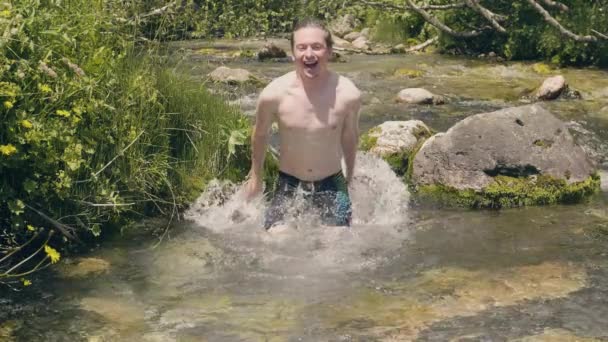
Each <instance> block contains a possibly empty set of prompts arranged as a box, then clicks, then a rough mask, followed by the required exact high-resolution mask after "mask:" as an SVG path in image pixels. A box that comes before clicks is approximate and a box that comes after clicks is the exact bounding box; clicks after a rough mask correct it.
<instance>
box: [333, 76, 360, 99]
mask: <svg viewBox="0 0 608 342" xmlns="http://www.w3.org/2000/svg"><path fill="white" fill-rule="evenodd" d="M338 93H339V94H340V97H341V98H342V99H344V101H347V102H357V101H360V100H361V91H360V90H359V88H357V86H356V85H355V84H354V83H353V81H351V80H350V79H348V78H347V77H344V76H341V75H338Z"/></svg>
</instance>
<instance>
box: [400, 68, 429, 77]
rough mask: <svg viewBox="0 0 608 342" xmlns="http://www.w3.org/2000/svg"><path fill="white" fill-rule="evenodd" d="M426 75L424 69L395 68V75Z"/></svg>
mask: <svg viewBox="0 0 608 342" xmlns="http://www.w3.org/2000/svg"><path fill="white" fill-rule="evenodd" d="M423 75H424V71H422V70H415V69H407V68H399V69H397V70H395V72H394V73H393V76H395V77H409V78H418V77H422V76H423Z"/></svg>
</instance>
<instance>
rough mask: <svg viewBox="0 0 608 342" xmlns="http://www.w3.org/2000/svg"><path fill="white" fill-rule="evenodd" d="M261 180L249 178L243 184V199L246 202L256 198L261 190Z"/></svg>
mask: <svg viewBox="0 0 608 342" xmlns="http://www.w3.org/2000/svg"><path fill="white" fill-rule="evenodd" d="M263 187H264V186H263V184H262V179H261V178H259V177H250V178H249V179H248V180H247V183H245V188H244V191H245V192H244V197H245V200H246V201H251V200H253V199H254V198H256V197H258V196H259V195H260V194H261V193H262V190H263Z"/></svg>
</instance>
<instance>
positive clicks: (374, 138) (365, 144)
mask: <svg viewBox="0 0 608 342" xmlns="http://www.w3.org/2000/svg"><path fill="white" fill-rule="evenodd" d="M381 132H382V129H381V128H380V127H374V128H372V129H370V130H369V131H368V132H367V133H364V134H363V135H361V138H359V149H361V150H363V151H366V152H367V151H369V150H371V149H372V148H373V147H374V146H376V142H378V134H380V133H381Z"/></svg>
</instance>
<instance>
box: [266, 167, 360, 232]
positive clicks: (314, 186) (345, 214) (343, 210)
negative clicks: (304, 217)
mask: <svg viewBox="0 0 608 342" xmlns="http://www.w3.org/2000/svg"><path fill="white" fill-rule="evenodd" d="M298 189H300V190H301V193H302V194H303V195H304V199H305V200H307V201H310V203H311V204H312V205H313V206H314V207H316V209H318V210H319V212H320V214H321V221H322V222H323V224H325V225H331V226H350V223H351V216H352V208H351V201H350V196H349V195H348V185H347V183H346V178H344V175H342V171H340V172H338V173H336V174H334V175H331V176H329V177H326V178H324V179H321V180H318V181H303V180H301V179H298V178H297V177H294V176H292V175H290V174H287V173H285V172H281V171H279V177H278V180H277V183H276V187H275V194H274V198H273V199H272V201H271V203H270V206H269V207H268V209H267V211H266V214H265V217H264V228H266V229H269V228H270V227H272V226H273V225H275V224H276V223H278V222H280V221H282V220H283V219H284V217H285V214H286V213H287V211H288V209H289V208H290V206H291V203H290V202H291V201H292V200H293V199H294V197H295V195H296V194H297V193H298Z"/></svg>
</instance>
